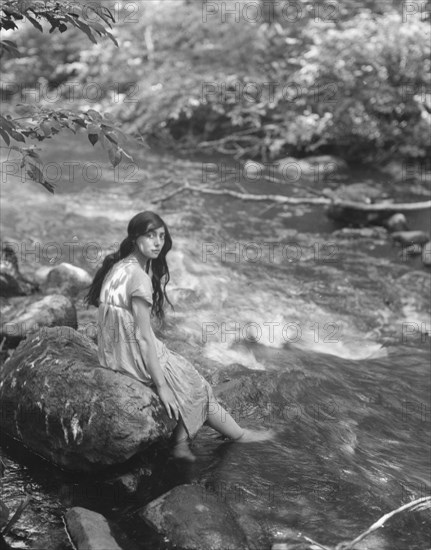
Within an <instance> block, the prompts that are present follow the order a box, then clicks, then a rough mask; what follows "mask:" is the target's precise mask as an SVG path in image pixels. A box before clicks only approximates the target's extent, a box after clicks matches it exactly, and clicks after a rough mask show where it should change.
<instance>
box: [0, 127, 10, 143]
mask: <svg viewBox="0 0 431 550" xmlns="http://www.w3.org/2000/svg"><path fill="white" fill-rule="evenodd" d="M0 136H1V137H2V138H3V139H4V140H5V142H6V145H9V144H10V137H9V135H8V133H7V132H5V131H4V130H3V128H0Z"/></svg>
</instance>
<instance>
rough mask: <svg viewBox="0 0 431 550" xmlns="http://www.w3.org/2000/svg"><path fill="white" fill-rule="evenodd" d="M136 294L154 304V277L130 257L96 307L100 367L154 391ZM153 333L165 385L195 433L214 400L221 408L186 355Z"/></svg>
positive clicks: (113, 273)
mask: <svg viewBox="0 0 431 550" xmlns="http://www.w3.org/2000/svg"><path fill="white" fill-rule="evenodd" d="M132 296H140V297H142V298H144V299H145V301H146V302H148V304H149V305H150V306H152V303H153V285H152V281H151V277H150V275H149V274H148V273H147V272H146V271H145V270H144V269H143V268H142V267H141V265H140V264H139V263H138V262H137V261H136V260H135V261H131V260H130V257H128V258H125V259H123V260H120V261H119V262H117V263H115V264H114V265H113V266H112V268H111V269H110V271H109V272H108V273H107V274H106V276H105V279H104V281H103V285H102V288H101V292H100V304H99V311H98V358H99V362H100V364H101V365H102V366H104V367H107V368H110V369H112V370H115V371H119V372H122V373H123V374H126V375H128V376H132V377H133V378H136V379H137V380H140V381H141V382H143V383H144V384H146V385H148V386H151V387H153V389H154V390H155V386H154V383H153V381H152V379H151V376H150V374H149V372H148V370H147V368H146V366H145V363H144V359H143V357H142V353H141V350H140V347H139V341H138V339H137V338H136V336H135V329H134V327H135V321H134V317H133V312H132ZM150 328H151V327H150ZM151 332H152V334H153V337H154V341H155V346H156V353H157V357H158V360H159V363H160V367H161V369H162V371H163V374H164V376H165V379H166V383H167V385H168V386H169V388H170V389H171V390H172V393H173V394H174V397H175V399H176V403H177V406H178V410H179V412H180V414H181V417H182V419H183V422H184V425H185V427H186V430H187V433H188V435H189V437H193V436H194V435H196V433H197V431H198V430H199V428H200V427H201V426H202V424H203V423H204V422H205V420H206V419H207V418H208V409H209V406H210V405H209V404H210V402H213V406H217V405H216V400H215V397H214V394H213V391H212V388H211V386H210V385H209V384H208V382H207V381H206V380H205V378H203V376H201V375H200V374H199V373H198V372H197V370H196V369H195V368H194V367H193V365H192V364H191V363H190V362H189V361H188V360H187V359H185V358H184V357H183V356H182V355H179V354H178V353H175V352H174V351H171V350H169V349H168V348H167V347H166V345H165V344H164V343H163V342H161V341H160V340H159V339H158V338H156V336H155V334H154V332H153V329H152V328H151ZM156 393H157V392H156Z"/></svg>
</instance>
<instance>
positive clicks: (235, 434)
mask: <svg viewBox="0 0 431 550" xmlns="http://www.w3.org/2000/svg"><path fill="white" fill-rule="evenodd" d="M206 423H207V424H208V426H210V427H211V428H213V429H214V430H217V431H218V432H220V433H221V434H222V435H225V436H226V437H229V438H230V439H234V440H239V439H241V437H243V435H244V430H243V429H242V428H241V426H239V425H238V424H237V423H236V422H235V420H234V419H233V418H232V417H231V415H230V414H229V413H228V412H227V411H226V410H225V409H224V408H223V407H222V406H221V405H220V403H218V402H217V401H211V402H210V404H209V407H208V418H207V420H206Z"/></svg>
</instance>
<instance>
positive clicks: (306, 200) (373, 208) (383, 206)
mask: <svg viewBox="0 0 431 550" xmlns="http://www.w3.org/2000/svg"><path fill="white" fill-rule="evenodd" d="M184 191H191V192H193V193H196V192H197V193H204V194H209V195H228V196H230V197H235V198H237V199H241V200H249V201H272V202H276V203H278V204H322V205H327V206H331V207H336V208H340V209H343V208H345V209H351V210H359V211H362V212H379V213H386V212H387V213H388V214H392V213H394V212H407V211H412V210H426V209H428V208H431V200H429V201H422V202H410V203H393V202H380V203H371V204H369V203H365V202H364V203H362V202H354V201H345V200H337V199H331V198H328V197H286V196H285V195H273V194H269V195H268V194H265V195H262V194H257V193H240V192H239V191H233V190H232V189H213V188H210V187H196V186H193V185H190V184H189V183H188V182H186V183H185V184H184V185H182V186H181V187H179V188H178V189H175V190H174V191H172V192H171V193H169V194H167V195H165V196H164V197H160V198H158V199H154V202H164V201H167V200H168V199H170V198H172V197H173V196H175V195H177V194H178V193H182V192H184Z"/></svg>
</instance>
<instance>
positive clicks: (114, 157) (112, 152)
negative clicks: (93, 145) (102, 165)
mask: <svg viewBox="0 0 431 550" xmlns="http://www.w3.org/2000/svg"><path fill="white" fill-rule="evenodd" d="M108 156H109V160H110V161H111V164H112V166H113V167H114V168H115V167H116V166H118V165H119V164H120V162H121V159H122V158H123V153H122V152H121V150H120V149H119V148H112V149H108Z"/></svg>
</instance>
